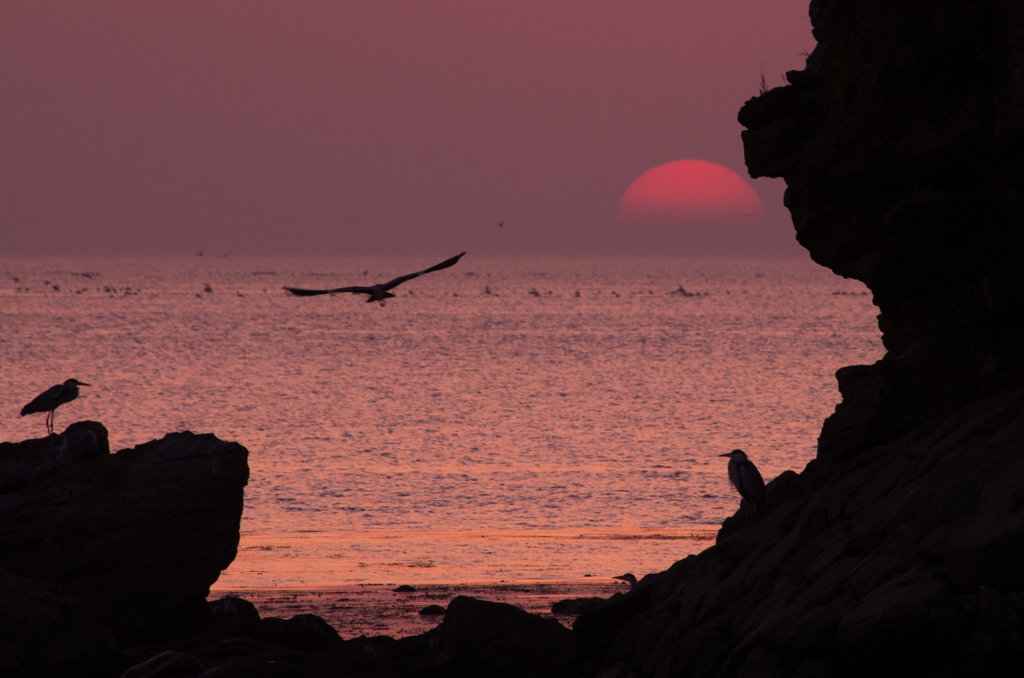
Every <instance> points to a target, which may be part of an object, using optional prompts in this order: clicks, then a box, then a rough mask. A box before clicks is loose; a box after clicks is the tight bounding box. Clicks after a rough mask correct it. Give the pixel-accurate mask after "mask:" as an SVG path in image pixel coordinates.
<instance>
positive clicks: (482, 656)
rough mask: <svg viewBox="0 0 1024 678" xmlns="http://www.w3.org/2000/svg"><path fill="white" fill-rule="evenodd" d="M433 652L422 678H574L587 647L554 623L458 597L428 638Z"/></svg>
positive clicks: (420, 670)
mask: <svg viewBox="0 0 1024 678" xmlns="http://www.w3.org/2000/svg"><path fill="white" fill-rule="evenodd" d="M428 641H429V651H428V653H427V656H426V657H425V658H424V659H421V660H419V661H418V662H417V663H416V665H415V666H414V669H415V673H416V675H417V676H424V678H426V677H428V676H445V677H452V678H455V677H459V676H465V677H467V678H468V677H469V676H493V677H494V678H500V677H503V676H509V677H512V676H517V677H519V676H535V677H536V678H542V677H544V676H552V677H555V676H557V677H559V678H562V677H564V676H568V675H572V673H573V665H574V663H575V662H576V661H577V660H578V659H579V656H580V653H581V650H582V643H581V642H580V640H579V639H578V638H577V637H576V636H575V634H573V632H572V631H570V630H569V629H567V628H565V627H564V626H562V625H561V624H559V623H558V622H557V621H555V620H554V619H545V618H543V617H538V616H537V615H532V614H529V613H527V612H524V611H522V610H520V609H519V608H517V607H514V606H512V605H506V604H504V603H493V602H489V601H484V600H476V599H475V598H469V597H467V596H458V597H457V598H455V599H454V600H453V601H452V602H451V603H449V605H448V612H447V614H446V615H445V618H444V621H443V622H441V624H440V625H439V626H438V627H437V628H436V629H433V630H432V631H430V632H429V634H428Z"/></svg>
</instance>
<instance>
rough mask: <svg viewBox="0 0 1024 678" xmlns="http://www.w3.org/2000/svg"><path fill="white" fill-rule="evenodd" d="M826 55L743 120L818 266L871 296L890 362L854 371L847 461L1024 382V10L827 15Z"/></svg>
mask: <svg viewBox="0 0 1024 678" xmlns="http://www.w3.org/2000/svg"><path fill="white" fill-rule="evenodd" d="M810 15H811V21H812V24H813V27H814V29H813V30H814V36H815V38H816V39H817V40H818V44H817V46H816V48H815V49H814V51H813V52H812V53H811V54H810V56H809V57H808V58H807V67H806V69H805V70H803V71H791V72H790V73H787V74H786V77H787V79H788V80H789V82H790V83H792V84H790V85H789V86H787V87H780V88H777V89H773V90H770V91H768V92H767V93H765V94H763V95H762V96H759V97H756V98H754V99H751V100H750V101H748V102H747V104H746V105H745V106H744V107H743V109H742V110H741V111H740V115H739V118H740V123H741V124H743V125H744V126H745V127H747V128H748V129H747V131H745V132H743V144H744V151H745V154H746V161H747V167H748V169H749V170H750V174H751V176H754V177H758V176H771V177H783V178H785V180H786V185H787V190H786V197H785V203H786V206H787V207H788V208H789V210H790V212H791V213H792V216H793V224H794V226H795V227H796V237H797V239H798V240H799V241H800V244H801V245H803V246H804V247H805V248H807V250H808V251H809V252H810V254H811V257H812V258H813V259H814V260H815V261H817V262H818V263H820V264H822V265H823V266H827V267H828V268H830V269H832V270H833V271H835V272H836V273H838V274H839V275H842V276H846V277H850V278H855V279H857V280H860V281H863V282H864V284H865V285H867V286H868V287H869V288H870V289H871V291H872V293H873V298H874V302H875V304H876V305H877V306H878V308H879V311H880V315H879V327H880V328H881V329H882V332H883V342H884V344H885V347H886V349H887V350H888V353H887V354H886V356H885V357H884V358H883V359H882V360H880V361H879V362H877V363H875V364H874V365H871V366H852V367H847V368H844V369H842V370H840V371H839V373H838V375H837V376H838V380H839V388H840V391H841V392H842V394H843V402H842V404H841V405H840V406H839V407H838V408H837V409H836V413H835V414H834V415H833V416H832V417H830V418H829V420H828V421H827V422H826V425H825V427H824V428H823V430H822V434H821V438H820V440H819V456H820V457H821V458H822V460H824V461H831V460H835V461H844V460H846V459H848V458H849V457H850V456H852V455H854V454H856V453H857V452H860V451H862V450H864V449H867V448H868V447H871V446H874V445H879V444H883V443H886V442H890V441H892V440H896V439H897V438H899V437H901V436H902V435H904V434H906V433H907V432H909V431H910V430H912V429H914V428H915V427H917V426H919V425H921V424H923V423H925V422H926V421H928V420H929V419H931V418H932V417H936V416H943V415H946V414H949V413H951V412H954V411H956V410H957V409H959V408H960V407H962V406H964V405H966V404H968V403H970V402H972V401H975V400H978V399H980V398H985V397H988V396H990V395H993V394H995V393H998V392H999V391H1001V390H1003V389H1006V388H1013V387H1015V386H1017V385H1020V384H1022V383H1024V313H1021V308H1024V270H1022V268H1021V263H1020V262H1021V261H1022V258H1024V235H1022V234H1024V230H1022V214H1024V185H1022V184H1021V182H1020V180H1019V177H1020V175H1021V169H1022V158H1024V87H1022V85H1021V83H1024V38H1022V35H1024V6H1022V5H1021V3H1020V2H1016V1H1015V0H980V1H977V2H973V1H972V2H968V1H966V0H960V1H957V0H942V1H939V2H936V1H935V0H903V1H901V2H882V1H880V0H869V1H868V2H865V1H864V0H813V2H811V3H810Z"/></svg>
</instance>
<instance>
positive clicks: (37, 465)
mask: <svg viewBox="0 0 1024 678" xmlns="http://www.w3.org/2000/svg"><path fill="white" fill-rule="evenodd" d="M108 454H110V444H109V442H108V439H107V429H106V427H105V426H104V425H103V424H101V423H99V422H98V421H79V422H77V423H74V424H72V425H71V426H68V427H67V428H66V429H65V430H64V432H63V433H61V434H60V435H52V436H47V437H45V438H35V439H32V440H25V441H22V442H20V443H0V494H9V493H11V492H16V491H18V490H20V489H21V488H23V487H25V486H26V485H27V484H28V483H30V482H32V481H34V480H36V479H37V478H39V477H40V476H45V475H47V474H50V473H53V472H54V471H55V470H57V469H58V468H61V467H63V466H68V465H70V464H77V463H79V462H83V461H88V460H90V459H93V458H95V457H99V456H104V455H108Z"/></svg>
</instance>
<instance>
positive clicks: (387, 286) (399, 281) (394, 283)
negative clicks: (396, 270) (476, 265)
mask: <svg viewBox="0 0 1024 678" xmlns="http://www.w3.org/2000/svg"><path fill="white" fill-rule="evenodd" d="M463 254H465V252H463V253H462V254H456V255H455V256H454V257H452V258H451V259H445V260H444V261H442V262H441V263H440V264H436V265H434V266H431V267H430V268H427V269H424V270H422V271H417V272H416V273H410V274H408V275H401V276H398V277H397V278H395V279H394V280H389V281H388V282H386V283H384V284H383V285H381V286H380V287H381V289H382V290H385V291H387V290H390V289H393V288H395V287H398V286H399V285H401V284H402V283H404V282H405V281H406V280H412V279H413V278H418V277H420V276H421V275H423V274H424V273H432V272H434V271H440V270H441V269H442V268H448V267H450V266H454V265H455V264H457V263H458V261H459V259H461V258H462V255H463Z"/></svg>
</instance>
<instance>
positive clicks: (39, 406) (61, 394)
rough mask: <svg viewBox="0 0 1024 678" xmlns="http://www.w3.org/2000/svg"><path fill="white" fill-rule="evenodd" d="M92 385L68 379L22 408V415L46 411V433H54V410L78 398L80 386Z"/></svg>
mask: <svg viewBox="0 0 1024 678" xmlns="http://www.w3.org/2000/svg"><path fill="white" fill-rule="evenodd" d="M91 385H92V384H87V383H85V382H84V381H78V380H77V379H68V380H67V381H65V382H64V383H63V384H57V385H56V386H51V387H50V388H48V389H46V390H45V391H43V392H42V393H40V394H39V395H37V396H36V397H35V398H34V399H33V400H32V402H30V403H29V404H28V405H25V407H23V408H21V416H23V417H24V416H25V415H26V414H35V413H37V412H46V434H47V435H53V411H54V410H56V409H57V408H58V407H60V406H61V405H63V404H64V403H69V402H71V401H72V400H74V399H75V398H77V397H78V387H79V386H91Z"/></svg>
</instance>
